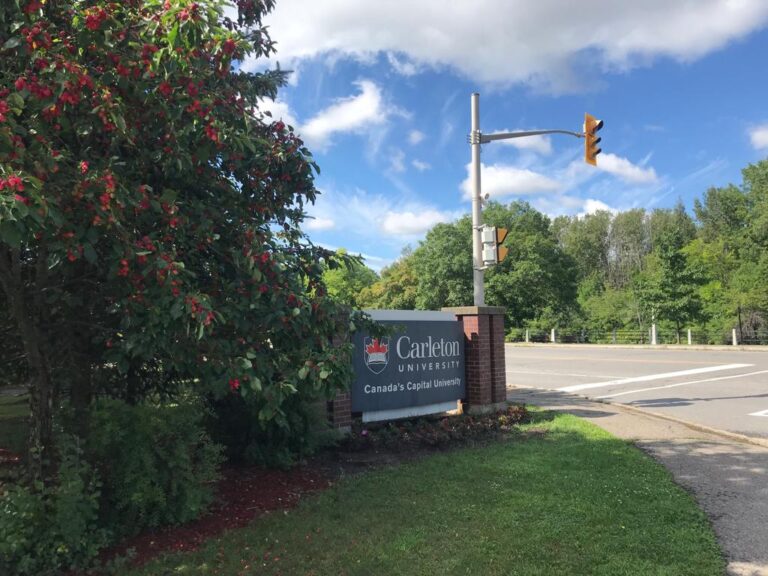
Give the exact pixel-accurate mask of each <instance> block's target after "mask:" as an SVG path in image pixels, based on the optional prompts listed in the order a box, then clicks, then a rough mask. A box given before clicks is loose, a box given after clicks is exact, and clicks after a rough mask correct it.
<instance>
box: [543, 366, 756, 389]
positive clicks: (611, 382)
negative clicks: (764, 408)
mask: <svg viewBox="0 0 768 576" xmlns="http://www.w3.org/2000/svg"><path fill="white" fill-rule="evenodd" d="M749 366H754V364H723V365H721V366H707V367H706V368H692V369H690V370H679V371H677V372H664V373H663V374H649V375H648V376H637V377H635V378H622V379H621V380H608V381H607V382H593V383H591V384H576V385H575V386H566V387H565V388H558V391H560V392H580V391H581V390H591V389H592V388H605V387H606V386H620V385H622V384H632V383H633V382H650V381H652V380H663V379H664V378H677V377H678V376H691V375H693V374H703V373H705V372H719V371H721V370H735V369H737V368H747V367H749Z"/></svg>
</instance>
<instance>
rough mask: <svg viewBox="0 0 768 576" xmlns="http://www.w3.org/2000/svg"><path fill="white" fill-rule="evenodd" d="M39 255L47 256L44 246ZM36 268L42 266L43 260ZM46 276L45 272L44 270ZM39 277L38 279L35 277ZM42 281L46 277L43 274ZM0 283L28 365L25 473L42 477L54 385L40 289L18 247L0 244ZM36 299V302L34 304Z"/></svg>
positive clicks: (48, 454) (48, 455)
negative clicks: (28, 276) (31, 286)
mask: <svg viewBox="0 0 768 576" xmlns="http://www.w3.org/2000/svg"><path fill="white" fill-rule="evenodd" d="M38 257H42V258H43V259H46V258H47V253H46V251H45V249H44V248H42V249H41V253H40V254H38ZM39 268H45V263H42V264H40V266H39ZM43 276H45V274H43ZM38 280H40V279H38ZM42 280H43V284H44V281H45V278H42ZM0 287H2V289H3V291H4V292H5V295H6V299H7V300H8V304H9V308H10V312H11V316H12V317H13V319H14V321H15V322H16V326H17V327H18V332H19V336H20V337H21V341H22V345H23V347H24V353H25V356H26V361H27V365H28V367H29V434H28V436H27V457H28V474H29V478H30V480H31V481H36V480H44V479H45V478H46V477H47V474H48V472H49V471H50V469H51V467H52V465H53V463H54V462H53V454H52V452H53V406H54V396H55V389H54V384H53V379H52V377H51V368H50V365H49V362H48V354H47V349H46V346H47V341H46V339H45V337H44V336H43V332H42V331H41V330H40V322H39V321H40V319H41V313H42V310H41V309H40V306H39V304H40V303H41V300H40V299H39V295H40V290H41V289H42V288H43V286H36V287H35V288H36V290H37V291H38V292H37V293H32V291H31V290H28V289H27V286H26V285H25V274H24V272H23V271H22V258H21V252H20V249H19V248H12V249H9V248H7V247H6V248H4V247H3V246H0ZM35 303H37V304H38V306H35Z"/></svg>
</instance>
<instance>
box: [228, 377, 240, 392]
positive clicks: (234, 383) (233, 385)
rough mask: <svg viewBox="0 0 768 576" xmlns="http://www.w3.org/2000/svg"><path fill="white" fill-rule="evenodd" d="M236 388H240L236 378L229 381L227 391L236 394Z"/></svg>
mask: <svg viewBox="0 0 768 576" xmlns="http://www.w3.org/2000/svg"><path fill="white" fill-rule="evenodd" d="M238 388H240V380H239V379H238V378H232V379H230V381H229V389H230V390H232V392H236V391H237V389H238Z"/></svg>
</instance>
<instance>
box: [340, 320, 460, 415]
mask: <svg viewBox="0 0 768 576" xmlns="http://www.w3.org/2000/svg"><path fill="white" fill-rule="evenodd" d="M370 314H371V315H372V316H373V318H374V319H375V320H377V321H378V322H380V323H382V324H384V325H387V326H390V327H391V328H392V329H393V330H394V331H393V332H392V333H390V335H388V336H386V337H383V338H374V337H371V336H370V335H367V334H361V333H357V334H356V335H355V337H354V339H353V343H354V344H355V352H354V358H353V366H354V371H355V382H354V384H353V386H352V391H351V393H352V411H353V412H363V413H366V412H368V413H375V412H381V411H392V410H398V409H406V410H405V411H406V412H407V409H409V408H414V407H420V408H419V409H418V411H417V412H414V413H422V414H423V413H428V412H429V411H430V409H429V407H430V406H434V407H435V410H433V411H443V410H445V409H446V404H447V403H450V402H453V403H454V404H455V401H456V400H459V399H461V398H463V397H464V393H465V389H466V385H465V382H464V332H463V329H462V326H461V323H460V322H458V321H456V320H455V318H454V316H453V315H452V314H447V313H443V312H407V311H399V310H383V311H371V312H370ZM454 407H455V406H454Z"/></svg>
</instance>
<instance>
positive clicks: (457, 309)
mask: <svg viewBox="0 0 768 576" xmlns="http://www.w3.org/2000/svg"><path fill="white" fill-rule="evenodd" d="M440 310H442V311H443V312H450V313H452V314H456V316H478V315H480V314H487V315H489V316H496V315H502V316H503V315H504V313H505V312H506V311H507V309H506V308H504V307H503V306H452V307H449V308H441V309H440Z"/></svg>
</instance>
